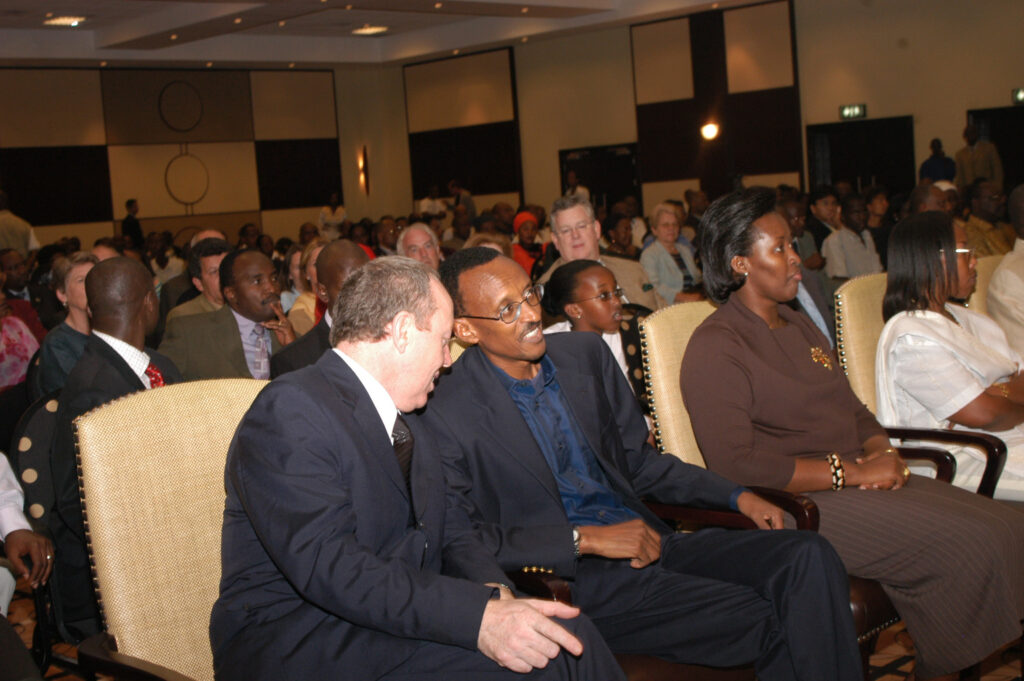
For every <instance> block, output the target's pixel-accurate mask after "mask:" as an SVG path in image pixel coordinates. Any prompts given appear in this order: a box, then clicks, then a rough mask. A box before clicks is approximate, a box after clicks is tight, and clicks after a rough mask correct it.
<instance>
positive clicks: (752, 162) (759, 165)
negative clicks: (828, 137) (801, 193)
mask: <svg viewBox="0 0 1024 681" xmlns="http://www.w3.org/2000/svg"><path fill="white" fill-rule="evenodd" d="M727 102H728V103H727V106H726V111H725V125H724V126H723V130H724V131H725V134H727V135H730V138H729V144H730V145H731V146H732V154H733V158H734V159H735V163H736V168H737V169H738V170H739V171H740V172H743V173H745V174H748V175H761V174H768V173H779V172H790V171H793V170H798V169H799V168H800V166H801V165H802V160H801V158H800V154H801V151H800V149H801V143H802V142H801V139H800V99H799V96H798V95H797V92H796V88H792V87H786V88H778V89H774V90H758V91H756V92H742V93H739V94H735V95H729V98H728V100H727Z"/></svg>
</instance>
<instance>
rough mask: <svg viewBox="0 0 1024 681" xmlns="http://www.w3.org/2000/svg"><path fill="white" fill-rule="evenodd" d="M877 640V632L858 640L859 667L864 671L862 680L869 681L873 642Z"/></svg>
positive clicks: (873, 649)
mask: <svg viewBox="0 0 1024 681" xmlns="http://www.w3.org/2000/svg"><path fill="white" fill-rule="evenodd" d="M877 642H878V634H875V635H874V636H868V637H867V638H865V639H864V640H862V641H861V642H860V646H859V647H860V667H861V669H862V670H863V671H864V681H871V668H870V665H869V662H870V661H871V653H873V652H875V644H876V643H877Z"/></svg>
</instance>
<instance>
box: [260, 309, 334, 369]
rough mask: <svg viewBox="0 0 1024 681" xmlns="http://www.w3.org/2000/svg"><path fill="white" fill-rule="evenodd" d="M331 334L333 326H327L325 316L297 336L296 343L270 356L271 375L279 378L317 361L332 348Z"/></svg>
mask: <svg viewBox="0 0 1024 681" xmlns="http://www.w3.org/2000/svg"><path fill="white" fill-rule="evenodd" d="M330 335H331V327H329V326H327V318H326V317H323V318H321V319H320V321H319V322H317V324H316V326H314V327H313V328H312V329H310V330H309V331H307V332H306V333H304V334H302V336H300V337H299V338H296V339H295V342H294V343H292V344H291V345H287V346H285V347H283V348H281V349H280V350H278V351H277V352H275V353H274V354H273V356H272V357H271V358H270V377H271V378H277V377H278V376H280V375H281V374H286V373H288V372H289V371H295V370H296V369H301V368H302V367H307V366H309V365H310V364H313V363H315V362H316V361H317V360H318V359H320V357H321V355H323V354H324V353H325V352H327V351H328V350H330V349H331V341H330Z"/></svg>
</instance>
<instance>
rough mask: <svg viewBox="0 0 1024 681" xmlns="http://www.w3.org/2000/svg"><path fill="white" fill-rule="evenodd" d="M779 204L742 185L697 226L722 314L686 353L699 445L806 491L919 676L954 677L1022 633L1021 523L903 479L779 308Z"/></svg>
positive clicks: (940, 486)
mask: <svg viewBox="0 0 1024 681" xmlns="http://www.w3.org/2000/svg"><path fill="white" fill-rule="evenodd" d="M773 203H774V196H773V192H772V191H771V190H770V189H765V188H750V189H746V190H743V191H740V192H735V193H733V194H729V195H727V196H724V197H722V198H720V199H718V200H717V201H715V202H714V203H713V204H712V205H711V207H710V208H709V209H708V212H707V213H706V214H705V216H704V221H703V224H704V230H705V231H704V240H703V241H702V242H701V252H702V255H703V262H704V285H705V287H706V288H707V291H708V296H709V297H710V298H711V299H712V300H714V301H715V302H717V303H719V304H720V307H719V308H718V310H717V311H716V312H714V313H713V314H712V315H711V316H710V317H708V318H707V320H705V321H704V323H703V324H702V325H701V326H700V327H699V328H698V329H697V331H696V332H695V333H694V335H693V338H692V339H691V340H690V344H689V345H688V346H687V348H686V354H685V356H684V357H683V364H682V370H681V386H682V392H683V398H684V399H685V402H686V408H687V410H688V411H689V413H690V417H691V419H692V422H693V432H694V435H695V436H696V438H697V444H698V445H700V450H701V453H702V454H703V456H704V460H705V461H706V462H707V465H708V468H709V469H710V470H712V471H716V472H718V473H719V474H721V475H725V476H728V477H729V478H731V479H735V480H737V481H738V482H740V483H742V484H746V485H764V486H768V487H777V488H784V489H786V490H789V491H791V492H797V493H801V494H806V495H807V496H809V497H810V498H811V499H812V500H813V501H814V502H815V504H817V506H818V509H819V510H820V512H821V526H820V532H821V534H822V535H823V536H824V537H825V538H826V539H828V540H829V541H830V542H831V543H832V545H833V546H834V547H835V549H836V551H838V552H839V555H840V557H841V558H842V560H843V563H844V564H845V566H846V569H847V570H848V571H849V573H850V574H851V575H857V576H859V577H866V578H870V579H875V580H878V581H879V582H881V583H882V585H883V586H884V587H885V591H886V593H887V594H888V595H889V597H890V598H891V599H892V601H893V603H894V604H895V606H896V609H897V610H898V611H899V613H900V615H901V616H902V618H903V621H904V622H906V624H907V629H908V630H909V632H910V635H911V636H913V639H914V645H915V647H916V649H917V666H916V668H915V670H914V673H915V678H916V679H919V680H923V679H931V678H935V677H942V678H947V677H945V676H944V675H947V674H954V673H955V672H956V670H958V669H962V668H964V667H967V666H970V665H972V664H974V663H975V662H978V661H979V660H981V659H984V658H985V657H986V656H987V655H988V654H989V653H990V652H992V651H993V650H994V649H996V648H998V647H999V646H1000V645H1003V644H1004V643H1007V642H1009V641H1011V640H1013V639H1015V638H1019V637H1020V635H1021V626H1020V620H1021V617H1022V615H1024V572H1022V571H1021V569H1020V565H1021V560H1022V559H1024V515H1021V514H1020V513H1019V512H1018V511H1016V510H1014V509H1010V508H1007V507H1005V506H1003V505H1002V504H999V503H997V502H994V501H992V500H991V499H987V498H984V497H980V496H978V495H975V494H971V493H969V492H966V491H964V490H961V489H958V488H956V487H953V486H952V485H947V484H945V483H942V482H938V481H936V480H932V479H930V478H926V477H920V476H916V475H911V474H910V471H909V470H908V469H907V467H906V465H905V463H904V462H903V460H902V459H901V458H900V456H899V454H898V453H897V451H896V450H895V449H893V448H892V447H891V445H890V443H889V439H888V437H886V434H885V430H883V428H882V427H881V426H880V425H878V422H877V421H876V420H875V418H874V417H873V416H872V415H871V413H870V412H869V411H868V410H867V408H866V407H865V406H864V405H863V404H862V403H861V402H860V401H858V400H857V398H856V396H855V395H854V394H853V391H852V390H851V389H850V386H849V383H847V380H846V377H845V375H844V374H843V371H842V368H841V367H840V364H839V361H838V359H837V357H836V354H835V352H833V351H830V350H828V348H827V346H826V344H825V339H824V337H822V334H821V332H820V331H818V329H816V328H815V327H814V325H813V324H811V323H810V321H809V320H807V319H806V318H805V317H804V316H803V315H800V314H796V313H795V312H793V311H792V310H790V309H789V308H788V307H786V306H785V305H784V304H783V303H785V302H786V301H788V300H790V299H792V298H793V296H794V294H795V292H796V285H797V282H798V281H799V276H798V274H799V271H800V270H799V258H798V257H797V255H796V253H794V252H793V250H792V249H791V248H790V247H789V242H790V234H789V229H788V228H787V226H786V223H785V221H784V220H782V219H781V218H780V217H779V215H778V214H777V213H776V212H774V210H773V209H772V204H773ZM898 231H899V226H897V228H896V230H895V231H894V232H893V237H892V238H893V239H896V235H897V233H898ZM830 452H831V453H830ZM880 528H881V529H880ZM949 678H954V679H955V678H957V676H956V675H955V674H954V676H952V677H949Z"/></svg>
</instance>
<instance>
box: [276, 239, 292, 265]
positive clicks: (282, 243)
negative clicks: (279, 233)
mask: <svg viewBox="0 0 1024 681" xmlns="http://www.w3.org/2000/svg"><path fill="white" fill-rule="evenodd" d="M294 243H295V242H294V241H292V240H291V239H289V238H288V237H286V236H283V237H281V238H280V239H278V240H277V241H275V242H274V255H273V257H271V258H270V259H271V260H273V261H274V264H275V265H277V267H278V269H283V268H284V266H285V265H284V256H285V253H287V252H288V249H289V248H291V247H292V244H294Z"/></svg>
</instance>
